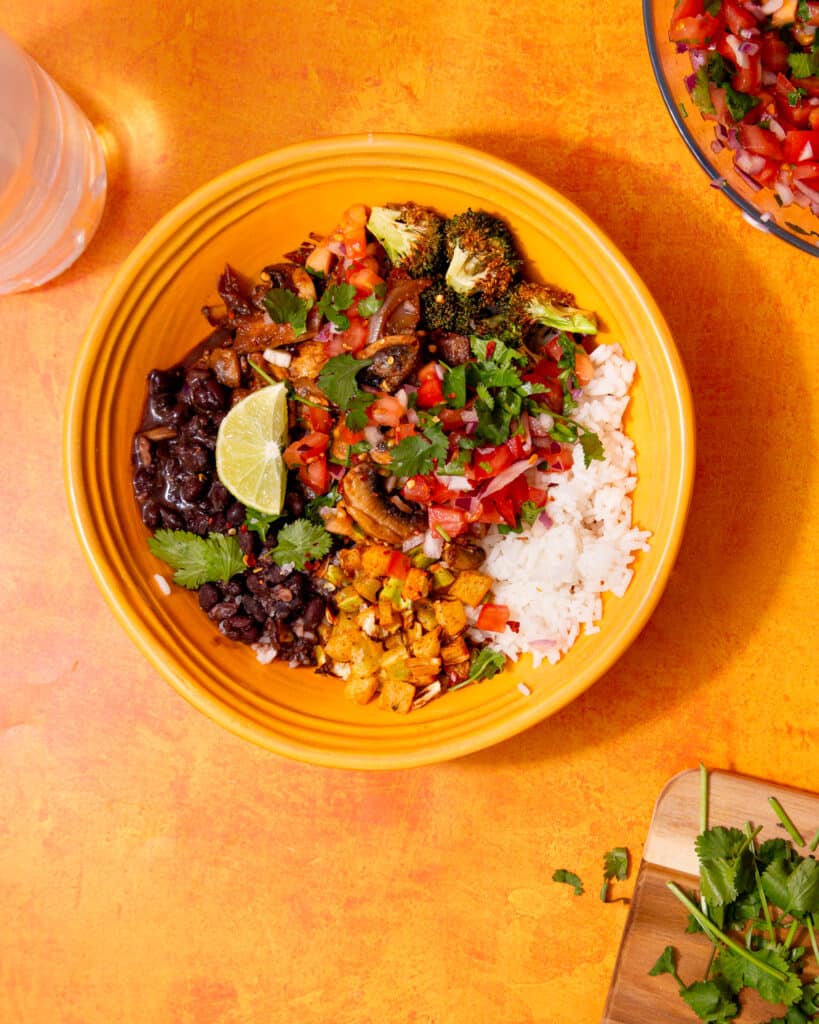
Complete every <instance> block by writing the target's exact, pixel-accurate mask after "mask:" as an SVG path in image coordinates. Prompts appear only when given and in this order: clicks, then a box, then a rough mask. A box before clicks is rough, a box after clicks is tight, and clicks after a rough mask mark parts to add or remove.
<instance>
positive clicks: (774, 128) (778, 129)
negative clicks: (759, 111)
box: [767, 117, 785, 142]
mask: <svg viewBox="0 0 819 1024" xmlns="http://www.w3.org/2000/svg"><path fill="white" fill-rule="evenodd" d="M767 123H768V128H769V130H770V131H771V132H773V134H774V135H775V136H776V137H777V139H779V141H780V142H781V141H782V140H783V139H784V138H785V129H784V128H783V127H782V125H781V124H780V123H779V122H778V121H777V119H776V118H775V117H769V118H768V122H767Z"/></svg>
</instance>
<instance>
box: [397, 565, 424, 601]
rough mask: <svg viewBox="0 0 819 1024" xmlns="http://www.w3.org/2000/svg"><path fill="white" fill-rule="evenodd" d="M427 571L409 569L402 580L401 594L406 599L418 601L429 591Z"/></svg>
mask: <svg viewBox="0 0 819 1024" xmlns="http://www.w3.org/2000/svg"><path fill="white" fill-rule="evenodd" d="M429 587H430V578H429V573H428V572H424V570H423V569H410V571H409V572H408V573H407V578H406V579H405V580H404V588H403V594H404V597H405V598H406V599H407V600H408V601H420V599H421V598H422V597H426V596H427V594H428V593H429Z"/></svg>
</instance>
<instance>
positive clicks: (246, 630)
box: [219, 615, 262, 644]
mask: <svg viewBox="0 0 819 1024" xmlns="http://www.w3.org/2000/svg"><path fill="white" fill-rule="evenodd" d="M219 629H220V630H221V632H222V633H224V635H225V636H226V637H227V638H228V640H238V641H239V642H240V643H243V644H252V643H255V642H256V641H257V640H258V639H259V637H260V635H261V632H262V627H261V625H260V624H259V623H258V622H256V621H255V620H254V619H251V618H249V617H248V616H247V615H233V616H232V617H231V618H229V619H224V620H223V621H222V622H220V623H219Z"/></svg>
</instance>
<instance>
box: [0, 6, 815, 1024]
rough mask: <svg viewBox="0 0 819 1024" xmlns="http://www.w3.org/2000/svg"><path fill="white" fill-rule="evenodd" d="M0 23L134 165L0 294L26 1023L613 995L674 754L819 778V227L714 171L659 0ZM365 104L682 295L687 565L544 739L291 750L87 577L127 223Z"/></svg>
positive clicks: (534, 1004) (11, 983) (563, 1018)
mask: <svg viewBox="0 0 819 1024" xmlns="http://www.w3.org/2000/svg"><path fill="white" fill-rule="evenodd" d="M2 23H3V27H4V28H5V29H6V31H7V32H9V33H10V34H11V35H12V36H14V37H15V38H16V39H18V41H19V42H21V43H22V44H23V45H24V46H25V47H26V48H27V49H28V50H29V52H31V53H32V54H33V55H34V56H35V57H36V58H37V59H38V60H39V61H40V63H41V64H42V65H43V66H44V67H45V68H46V69H47V70H48V71H50V72H51V73H52V74H53V75H54V77H55V78H56V79H57V80H58V81H59V82H60V83H61V84H62V85H63V86H64V87H65V88H66V89H67V90H68V91H69V92H71V93H72V94H73V95H74V96H75V98H76V99H77V100H78V101H79V102H80V103H81V105H82V106H84V108H85V109H86V111H87V112H88V113H89V115H90V116H91V117H92V118H93V119H94V121H95V122H96V123H97V124H98V125H99V126H100V127H101V129H102V131H103V133H104V135H105V138H106V140H107V144H108V146H109V158H110V177H111V184H110V192H109V199H108V204H107V209H106V212H105V215H104V218H103V221H102V224H101V227H100V229H99V233H98V235H97V236H96V238H95V239H94V241H93V244H92V245H91V247H90V248H89V250H88V252H87V253H86V254H85V255H84V256H83V257H82V258H81V259H80V261H79V262H78V263H77V264H76V265H75V266H74V267H73V268H72V269H70V270H69V271H68V272H66V273H65V274H64V275H63V276H62V277H60V278H59V279H57V280H56V281H54V282H53V283H51V284H49V285H47V286H45V287H43V288H41V289H39V290H37V291H34V292H31V293H28V294H21V295H15V296H9V297H4V298H2V299H0V351H2V367H3V396H4V397H3V401H2V404H0V433H1V434H2V437H3V444H2V446H1V447H0V488H1V489H2V490H1V491H0V493H2V508H3V517H2V522H3V529H2V534H1V535H0V537H1V538H2V539H0V544H2V565H3V571H4V573H3V576H4V578H3V587H2V591H0V630H2V651H3V654H2V662H1V664H2V668H0V673H2V686H1V687H0V1021H3V1022H8V1024H16V1022H21V1024H22V1022H25V1024H119V1022H127V1024H130V1022H135V1024H136V1022H146V1021H150V1022H152V1024H165V1022H167V1024H189V1022H190V1024H194V1022H195V1024H250V1022H257V1021H258V1022H264V1024H285V1022H287V1024H292V1022H296V1021H298V1022H300V1024H301V1022H303V1024H331V1022H332V1024H405V1022H406V1024H483V1022H487V1024H489V1022H491V1024H524V1022H538V1024H570V1022H571V1024H578V1022H587V1021H589V1022H591V1021H596V1020H599V1018H600V1015H601V1013H602V1009H603V1005H604V1003H605V998H606V992H607V988H608V985H609V981H610V978H611V974H612V970H613V967H614V962H615V955H616V952H617V947H618V943H619V940H620V936H621V933H622V930H623V926H624V923H625V920H626V914H627V908H626V906H625V905H624V904H622V903H611V904H606V905H604V904H603V903H602V902H601V901H600V900H599V898H598V895H597V894H598V890H599V881H600V880H601V877H602V857H603V854H604V853H605V851H606V850H608V849H610V848H611V847H613V846H627V847H628V848H629V850H630V851H631V855H632V858H633V860H634V862H635V865H636V863H637V862H638V861H639V857H640V853H641V849H642V843H643V841H644V837H645V835H646V832H647V829H648V825H649V821H650V817H651V812H652V808H653V805H654V801H655V799H656V797H657V795H658V793H659V791H660V789H661V788H662V786H663V784H664V783H665V781H666V780H667V779H668V778H669V777H670V776H671V775H673V774H674V773H676V772H678V771H680V770H682V769H685V768H689V767H695V766H696V765H697V764H698V763H699V762H700V761H702V762H705V763H706V764H708V765H710V766H714V767H720V768H726V769H734V770H737V771H740V772H743V773H746V774H749V775H753V776H758V777H763V778H769V779H772V780H775V781H777V782H780V783H785V784H789V785H794V786H799V787H803V788H807V789H811V790H816V789H818V788H819V778H818V777H819V701H818V700H817V693H818V692H819V690H818V689H817V681H818V680H817V659H816V656H815V653H814V644H815V638H816V629H817V617H816V611H815V609H816V591H817V583H818V582H819V579H817V576H818V574H817V544H816V539H815V531H814V524H815V523H816V521H817V519H819V486H818V485H817V471H816V466H817V459H816V439H817V401H816V399H817V392H818V391H819V387H818V386H817V380H819V364H818V362H817V327H816V325H817V313H818V312H819V296H818V295H817V287H816V282H817V273H819V261H817V260H815V259H814V258H812V257H810V256H807V255H805V254H803V253H801V252H799V251H797V250H795V249H792V248H790V247H788V246H786V245H785V244H784V243H783V242H781V241H778V240H776V239H773V238H771V237H769V236H766V235H764V234H762V233H760V232H758V231H756V230H754V229H753V228H752V227H751V226H749V225H748V224H747V223H745V221H743V219H742V217H741V216H740V215H739V213H738V211H737V210H736V209H735V208H733V207H732V206H731V205H730V203H729V202H728V201H727V199H726V198H725V197H724V196H723V195H721V194H719V193H718V192H717V191H715V190H713V189H711V188H709V187H708V184H707V179H706V178H705V176H704V174H703V173H702V171H701V170H700V169H699V168H698V167H697V166H696V165H695V163H694V161H693V160H692V158H691V157H690V156H689V154H688V152H687V151H686V149H685V148H684V145H683V143H682V141H681V140H680V138H679V137H678V135H677V133H676V131H675V129H674V128H673V126H672V125H671V123H670V120H669V119H668V117H667V114H666V112H665V110H664V108H663V106H662V102H661V99H660V96H659V93H658V91H657V88H656V86H655V84H654V80H653V77H652V73H651V68H650V65H649V61H648V57H647V54H646V50H645V45H644V40H643V29H642V24H641V21H640V14H639V5H637V4H635V3H634V2H633V0H609V2H608V3H606V4H600V3H590V2H588V0H576V2H575V3H572V4H565V5H557V6H555V5H546V4H542V3H535V2H531V0H521V2H519V3H516V4H500V3H467V4H462V5H460V6H459V7H457V9H456V10H455V11H453V10H452V6H451V5H445V4H440V3H434V2H431V0H416V2H415V3H413V4H410V5H407V4H396V3H381V4H373V3H368V2H365V3H358V4H355V5H353V4H344V3H339V2H332V0H314V2H313V3H311V4H308V5H305V6H299V5H291V4H265V5H262V4H238V3H230V2H229V3H224V2H221V3H217V2H215V0H194V2H187V3H174V2H170V3H165V4H153V3H147V2H144V0H137V3H135V4H131V5H122V4H119V3H117V4H115V3H113V2H112V0H94V2H89V0H70V2H69V0H43V2H42V3H40V4H31V3H30V2H24V0H5V3H4V4H3V14H2ZM348 131H349V132H363V131H407V132H416V133H420V134H426V135H434V136H438V137H441V138H446V139H453V140H456V141H458V142H462V143H466V144H468V145H472V146H476V147H478V148H481V149H484V150H486V151H488V152H490V153H492V154H494V155H497V156H500V157H503V158H505V159H508V160H511V161H513V162H515V163H517V164H519V165H520V166H521V167H523V168H524V169H525V170H527V171H529V172H531V173H533V174H535V175H537V176H538V177H540V178H542V179H543V180H545V181H546V182H547V183H548V184H550V185H552V186H554V187H555V188H557V189H558V190H560V191H562V192H563V193H565V194H566V195H567V196H569V197H570V198H571V199H572V200H574V201H575V202H576V203H577V204H578V205H579V206H580V207H581V208H582V209H583V210H584V211H585V212H586V213H588V214H589V215H590V216H591V217H592V218H593V219H594V220H596V221H597V222H598V223H599V224H600V225H601V227H602V228H603V229H604V230H605V231H606V232H607V233H608V234H609V235H610V236H611V238H612V239H613V240H614V242H615V243H616V244H617V245H618V246H619V247H620V248H621V249H622V250H623V252H624V253H625V254H626V256H627V257H628V258H629V259H630V260H631V262H632V263H633V264H634V266H635V268H636V269H637V271H638V273H639V274H640V275H641V276H642V277H643V279H644V280H645V282H646V284H647V285H648V287H649V289H650V290H651V291H652V293H653V295H654V297H655V299H656V300H657V302H658V304H659V306H660V308H661V309H662V311H663V313H664V314H665V316H666V318H667V320H668V322H669V325H670V327H671V329H672V332H673V334H674V336H675V338H676V341H677V344H678V346H679V348H680V351H681V354H682V357H683V360H684V363H685V365H686V368H687V370H688V373H689V376H690V381H691V385H692V390H693V395H694V401H695V406H696V415H697V425H698V452H697V470H696V482H695V491H694V497H693V503H692V507H691V513H690V518H689V524H688V528H687V531H686V535H685V538H684V541H683V546H682V550H681V553H680V556H679V559H678V562H677V565H676V567H675V569H674V571H673V573H672V576H671V579H670V583H669V586H668V588H667V591H666V593H665V596H664V597H663V599H662V601H661V603H660V605H659V607H658V608H657V610H656V612H655V614H654V616H653V617H652V619H651V621H650V622H649V624H648V625H647V627H646V628H645V630H644V631H643V633H642V634H641V636H640V637H639V638H638V640H637V641H636V642H635V643H634V645H633V646H632V647H631V648H630V650H629V651H628V652H627V653H626V654H625V656H624V657H623V658H622V659H621V660H620V661H619V662H618V663H617V665H616V666H615V667H614V668H613V669H612V670H611V671H610V672H609V673H608V674H607V675H606V676H605V677H604V678H603V679H601V680H600V681H599V682H598V683H597V684H596V685H595V686H593V687H592V688H591V689H590V690H589V691H588V692H586V693H585V694H584V695H583V696H582V697H581V698H580V699H578V700H576V701H575V702H573V703H572V704H570V705H569V706H568V707H566V708H565V709H564V710H563V711H561V712H560V713H559V714H557V715H556V716H554V717H553V718H551V719H550V720H548V721H546V722H544V723H542V724H541V725H539V726H538V727H536V728H533V729H531V730H529V731H528V732H526V733H525V734H523V735H521V736H519V737H518V738H516V739H513V740H510V741H508V742H506V743H503V744H501V745H499V746H497V747H495V748H492V749H489V750H487V751H485V752H483V753H480V754H476V755H474V756H471V757H467V758H464V759H462V760H459V761H454V762H451V763H447V764H443V765H439V766H434V767H429V768H423V769H416V770H412V771H406V772H395V773H385V774H367V773H345V772H340V771H332V770H323V769H318V768H312V767H310V766H305V765H301V764H296V763H291V762H288V761H285V760H282V759H280V758H278V757H276V756H274V755H272V754H269V753H267V752H265V751H263V750H260V749H257V748H255V747H253V746H251V745H248V744H246V743H244V742H242V741H241V740H239V739H237V738H236V737H234V736H233V735H230V734H228V733H227V732H225V731H223V730H222V729H220V728H219V727H218V726H216V725H214V724H213V723H212V722H210V721H208V720H207V719H205V718H204V717H203V716H201V715H200V714H198V713H197V712H195V711H194V710H193V709H192V708H191V707H189V706H188V705H187V704H186V703H185V702H184V701H183V700H182V698H181V697H179V696H178V695H177V694H176V693H175V692H174V691H173V690H172V689H171V688H170V687H169V686H168V685H167V683H165V682H164V681H163V680H162V679H161V678H159V677H158V675H157V673H156V672H155V671H154V670H153V669H152V668H150V667H149V665H148V664H147V663H146V662H145V661H144V659H143V658H142V656H141V655H140V654H139V653H138V652H137V650H136V649H135V648H134V647H133V646H132V644H131V642H130V641H129V640H128V639H127V637H126V636H125V634H124V633H123V631H122V629H121V628H120V627H119V625H118V624H117V623H116V621H115V620H114V617H113V614H112V612H111V611H110V610H109V609H108V607H107V606H106V605H105V603H104V602H103V599H102V597H101V596H100V594H99V593H98V591H97V589H96V587H95V585H94V583H93V581H92V578H91V574H90V571H89V569H88V568H87V566H86V564H85V562H84V560H83V556H82V554H81V552H80V548H79V545H78V542H77V541H76V539H75V535H74V532H73V529H72V526H71V523H70V522H69V518H68V514H67V510H66V499H65V495H64V489H63V483H62V468H61V451H60V447H61V427H62V423H61V420H62V414H63V406H64V400H65V396H66V391H67V387H68V381H69V376H70V372H71V368H72V366H73V363H74V359H75V356H76V354H77V351H78V347H79V345H80V342H81V338H82V335H83V332H84V329H85V327H86V325H87V324H88V322H89V319H90V317H91V315H92V312H93V310H94V308H95V306H96V304H97V302H98V301H99V300H100V297H101V295H102V293H103V291H104V289H105V287H106V285H107V284H108V282H109V281H110V280H111V278H112V276H113V274H114V273H115V271H116V270H117V267H118V266H119V265H120V264H121V262H122V261H123V259H124V258H125V256H126V255H127V254H128V252H129V251H130V250H131V248H132V247H133V246H134V245H135V243H136V242H137V241H138V240H139V239H140V238H141V237H142V236H143V235H144V233H145V232H146V231H147V230H148V229H149V228H150V227H151V226H152V225H153V224H154V223H155V222H156V221H157V219H158V218H159V217H161V216H162V214H164V213H165V212H166V211H167V210H168V209H170V208H171V207H172V206H173V205H174V204H175V203H176V202H178V201H179V200H181V199H182V198H183V197H185V196H186V195H187V194H188V193H189V192H190V191H191V190H192V189H193V188H195V187H196V186H198V185H200V184H202V183H204V182H205V181H207V180H208V179H210V178H211V177H213V176H214V175H215V174H217V173H219V172H221V171H223V170H225V169H227V168H229V167H231V166H233V165H234V164H236V163H238V162H240V161H243V160H245V159H248V158H250V157H254V156H257V155H259V154H261V153H264V152H266V151H268V150H271V149H274V148H276V147H278V146H281V145H285V144H288V143H291V142H295V141H300V140H304V139H309V138H314V137H318V136H322V135H330V134H338V133H340V132H348ZM362 199H365V200H366V197H362ZM817 825H819V822H817ZM556 868H569V869H571V870H574V871H576V872H577V873H578V874H580V875H581V876H582V877H583V879H584V880H585V881H586V885H587V892H586V894H585V895H584V896H582V897H575V896H573V895H572V892H571V890H570V889H569V888H568V887H567V886H563V885H557V884H555V883H554V882H552V881H551V876H552V873H553V872H554V870H555V869H556ZM631 884H632V883H631V881H628V882H625V883H621V884H620V885H619V889H618V891H619V892H620V893H624V894H627V893H628V892H629V890H630V886H631ZM658 952H659V951H658Z"/></svg>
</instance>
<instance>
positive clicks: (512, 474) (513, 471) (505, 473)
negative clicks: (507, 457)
mask: <svg viewBox="0 0 819 1024" xmlns="http://www.w3.org/2000/svg"><path fill="white" fill-rule="evenodd" d="M536 462H537V456H536V455H530V456H529V458H528V459H525V460H524V459H521V460H520V461H519V462H514V463H513V464H512V465H511V466H507V468H506V469H502V470H501V471H500V473H498V475H497V476H496V477H493V478H492V479H491V480H490V481H489V485H488V487H487V488H486V490H485V491H484V492H483V494H482V495H481V497H482V498H488V497H489V495H490V494H494V493H495V491H500V490H502V489H503V488H504V487H506V486H507V484H511V483H512V481H513V480H516V479H517V478H518V477H519V476H520V475H521V473H525V472H526V470H527V469H531V467H532V466H533V465H534V464H535V463H536Z"/></svg>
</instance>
